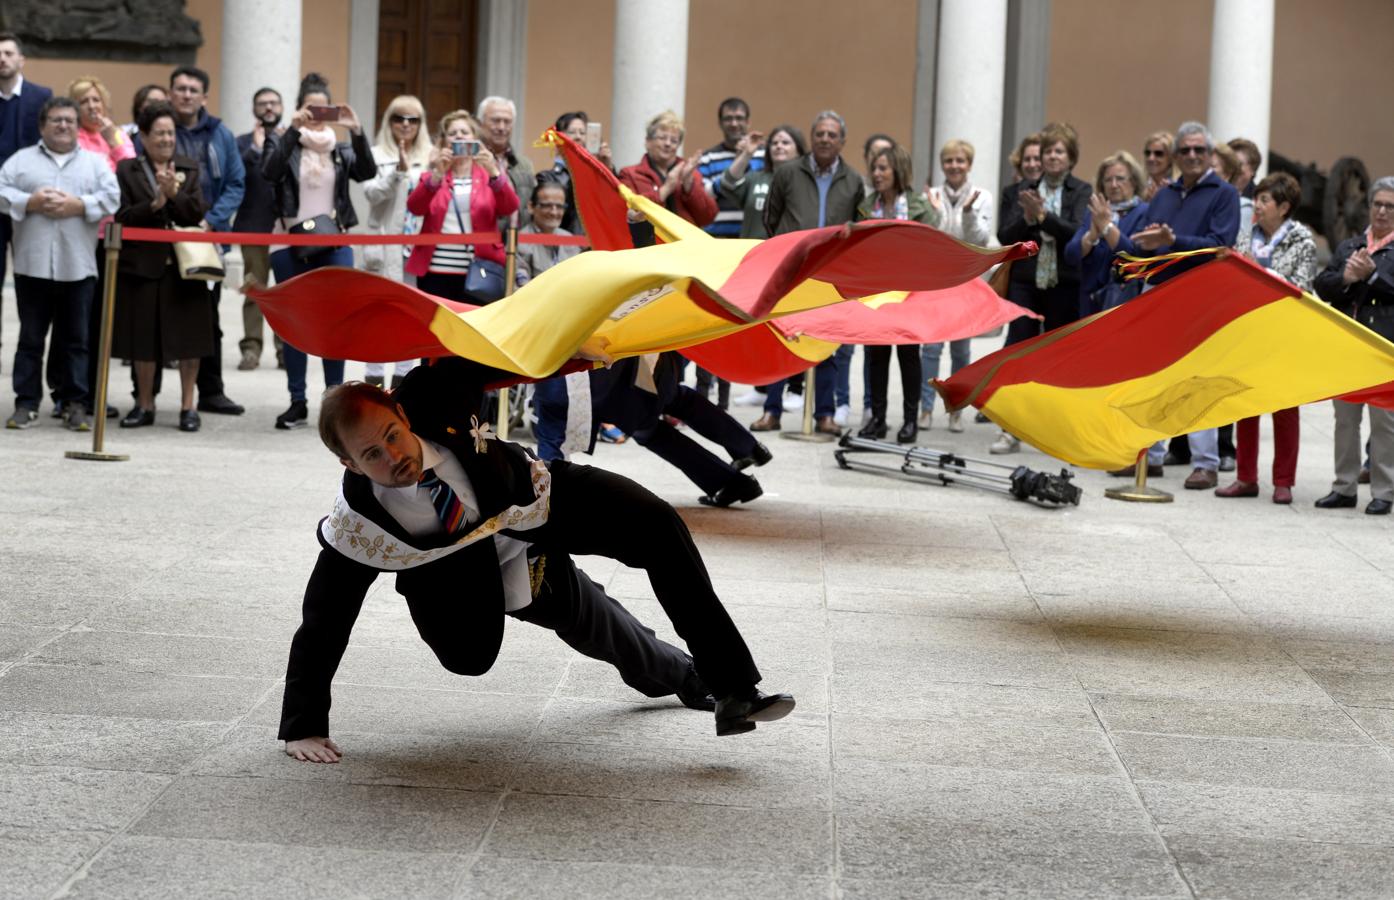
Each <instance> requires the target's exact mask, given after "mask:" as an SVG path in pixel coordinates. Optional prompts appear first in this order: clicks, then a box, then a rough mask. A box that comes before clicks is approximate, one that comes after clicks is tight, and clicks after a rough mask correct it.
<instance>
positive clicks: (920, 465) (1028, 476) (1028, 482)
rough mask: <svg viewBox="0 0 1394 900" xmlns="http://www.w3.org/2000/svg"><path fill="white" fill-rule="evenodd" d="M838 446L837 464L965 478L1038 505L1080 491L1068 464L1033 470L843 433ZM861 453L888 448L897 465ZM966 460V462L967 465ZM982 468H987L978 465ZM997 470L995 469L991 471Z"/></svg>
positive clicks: (1059, 502) (937, 478)
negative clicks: (1054, 470) (1055, 468)
mask: <svg viewBox="0 0 1394 900" xmlns="http://www.w3.org/2000/svg"><path fill="white" fill-rule="evenodd" d="M838 445H839V447H840V448H841V449H838V450H835V451H833V456H834V457H835V458H836V459H837V464H838V465H839V466H841V467H842V468H844V469H855V468H861V469H867V470H873V471H880V472H889V473H891V474H894V475H901V476H904V477H907V478H911V479H914V480H916V481H930V482H938V483H939V484H944V485H949V484H955V483H958V484H966V485H969V486H970V487H976V488H982V489H983V490H985V491H994V492H996V493H1000V494H1007V495H1009V496H1012V497H1015V498H1016V499H1018V500H1030V501H1033V502H1035V503H1037V504H1038V505H1041V506H1064V505H1065V504H1067V503H1069V504H1072V505H1074V506H1079V498H1080V496H1081V495H1082V493H1083V492H1082V491H1081V490H1080V489H1079V488H1078V487H1076V486H1075V485H1073V484H1070V480H1071V479H1072V478H1074V475H1073V473H1071V472H1070V470H1069V469H1061V470H1060V474H1059V475H1051V474H1050V473H1049V472H1037V471H1034V470H1032V469H1028V468H1027V467H1026V466H1008V465H1004V464H1002V463H998V462H993V461H991V460H987V459H973V458H971V457H967V456H959V455H957V454H954V453H950V452H948V451H947V450H933V449H930V448H929V447H910V446H905V445H902V444H893V443H891V442H890V441H882V440H875V439H872V438H863V437H856V436H855V435H852V434H846V435H843V437H842V439H841V440H840V441H838ZM866 453H890V454H894V455H896V456H899V457H900V458H901V460H900V463H899V465H896V464H887V463H883V462H872V461H871V460H868V459H861V458H859V455H860V454H866ZM970 464H971V466H970ZM981 469H986V470H988V471H979V470H981ZM993 470H997V471H993Z"/></svg>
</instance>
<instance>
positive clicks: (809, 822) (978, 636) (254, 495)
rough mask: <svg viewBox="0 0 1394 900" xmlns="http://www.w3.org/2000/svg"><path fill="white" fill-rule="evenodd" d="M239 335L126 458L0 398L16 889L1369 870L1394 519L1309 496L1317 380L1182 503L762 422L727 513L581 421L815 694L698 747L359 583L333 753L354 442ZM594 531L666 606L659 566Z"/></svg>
mask: <svg viewBox="0 0 1394 900" xmlns="http://www.w3.org/2000/svg"><path fill="white" fill-rule="evenodd" d="M236 302H237V301H236V299H235V298H234V297H231V296H230V297H229V298H227V299H225V300H224V304H223V318H224V321H225V322H226V323H235V322H236V321H237V315H236V308H237V307H236ZM4 313H5V322H4V332H3V333H4V337H5V346H4V350H3V353H2V355H3V364H4V374H5V375H6V376H8V375H9V372H10V366H11V364H12V358H13V347H14V343H13V342H14V340H15V335H17V327H16V322H15V320H14V315H13V302H12V300H11V301H9V302H7V303H6V308H5V310H4ZM234 330H235V329H234ZM235 337H236V336H235V335H229V337H228V341H227V353H228V361H229V364H228V372H227V382H228V392H229V393H230V394H231V395H232V396H233V397H234V398H235V399H237V400H239V401H241V402H243V403H245V404H247V406H248V412H247V414H246V415H245V416H243V417H241V418H226V417H219V416H211V415H206V416H205V417H204V428H203V430H202V431H201V432H199V433H198V434H193V435H188V434H182V433H179V432H178V431H176V430H175V428H174V425H175V414H174V409H173V408H172V406H171V405H166V406H165V407H163V408H162V409H161V410H160V414H159V421H158V424H157V426H156V427H154V428H149V429H143V430H140V431H136V432H131V431H120V430H113V431H112V432H111V433H110V434H109V435H108V441H107V444H108V448H109V449H112V450H117V451H120V452H124V453H129V454H130V457H131V459H130V461H128V462H122V463H92V462H75V461H71V460H66V459H64V458H63V451H64V450H68V449H81V448H83V447H84V446H85V445H86V444H87V443H88V441H87V439H86V438H84V437H81V436H77V435H73V434H70V433H68V432H66V431H64V430H63V429H62V428H61V427H59V425H58V423H57V422H56V421H55V420H52V419H49V418H48V417H47V412H48V410H47V408H45V409H44V411H43V415H44V418H43V419H41V421H40V423H39V425H38V426H37V427H36V428H34V429H31V430H29V431H27V432H22V433H21V432H4V433H0V541H3V544H4V546H5V547H7V548H8V549H7V551H6V552H5V553H3V554H0V584H3V587H0V898H30V897H35V898H45V897H65V896H66V897H93V898H124V897H131V898H159V897H181V898H182V897H205V896H206V897H236V898H256V897H275V898H284V897H287V896H297V897H341V896H357V897H441V898H475V897H478V898H503V897H590V896H594V897H618V898H631V897H632V898H649V897H655V896H662V897H668V898H707V897H713V898H716V897H721V898H725V897H773V898H835V897H845V898H877V900H881V898H895V897H916V898H920V897H935V898H939V897H942V898H960V897H1070V898H1077V897H1152V898H1173V897H1192V896H1195V897H1242V898H1276V897H1333V898H1334V897H1339V898H1350V897H1386V898H1387V897H1394V758H1391V756H1392V755H1394V552H1392V550H1391V535H1394V532H1391V527H1394V523H1391V521H1390V520H1387V519H1374V518H1371V517H1367V516H1364V515H1362V514H1361V513H1360V511H1359V510H1355V511H1336V512H1321V511H1319V510H1315V509H1313V508H1312V501H1313V500H1314V499H1315V498H1316V497H1318V496H1320V495H1321V494H1323V493H1325V491H1326V490H1327V484H1328V482H1329V478H1330V471H1329V464H1330V458H1331V437H1330V425H1331V422H1330V418H1331V417H1330V413H1329V411H1328V410H1327V409H1326V408H1323V407H1320V406H1317V407H1311V408H1308V409H1306V410H1304V411H1303V454H1302V460H1301V467H1300V471H1299V478H1298V485H1297V489H1296V500H1297V502H1296V503H1295V504H1294V505H1293V506H1291V507H1278V506H1274V505H1273V504H1271V503H1269V502H1268V501H1267V498H1266V495H1265V497H1264V498H1261V499H1259V500H1234V501H1221V500H1218V499H1216V498H1214V497H1213V496H1210V495H1209V494H1208V493H1205V492H1187V491H1181V490H1179V488H1180V481H1181V477H1180V476H1181V475H1182V474H1183V473H1181V472H1178V471H1176V470H1170V471H1168V473H1167V476H1166V477H1165V478H1164V479H1162V480H1161V481H1160V484H1161V485H1162V486H1165V487H1169V488H1171V489H1175V490H1177V497H1176V502H1175V503H1174V504H1171V505H1166V506H1134V505H1127V504H1122V503H1116V502H1113V501H1109V500H1106V499H1104V497H1103V496H1102V491H1103V488H1104V487H1105V486H1107V485H1108V484H1110V483H1111V481H1110V479H1109V478H1108V476H1106V475H1103V474H1101V473H1093V472H1081V473H1079V477H1078V483H1079V484H1081V485H1082V486H1083V487H1084V489H1085V492H1086V496H1085V499H1084V501H1083V503H1082V504H1081V505H1080V506H1079V507H1078V508H1077V509H1076V508H1070V509H1061V510H1046V509H1039V508H1035V507H1032V506H1029V505H1026V504H1023V503H1019V502H1016V501H1013V500H1011V499H1009V498H1007V497H1005V496H1002V495H995V494H989V493H985V492H983V491H978V490H973V489H970V488H965V487H949V488H945V487H938V486H928V485H921V484H913V483H906V482H902V481H898V480H895V479H893V478H888V477H882V476H878V475H874V474H867V473H864V472H849V471H842V470H840V469H839V468H838V467H837V466H836V464H835V462H834V460H833V458H832V452H831V450H830V449H829V448H828V447H827V446H826V445H809V444H804V443H798V442H794V441H785V440H779V439H777V438H776V439H773V440H771V441H770V442H769V443H770V446H771V448H772V449H773V451H774V453H775V459H774V461H773V463H771V464H770V465H769V466H767V467H765V468H764V469H761V470H760V471H759V477H760V480H761V482H762V483H763V484H764V486H765V490H766V494H765V496H764V497H763V498H761V499H760V500H759V501H757V502H755V503H753V504H751V505H750V506H748V507H743V508H737V509H732V510H726V511H718V510H711V509H707V508H705V507H701V506H699V505H698V504H697V503H696V495H697V491H696V489H695V488H693V486H692V485H691V484H689V483H688V482H687V481H686V480H685V479H684V478H683V476H682V475H681V474H679V473H678V472H676V471H675V470H672V469H670V468H668V467H667V466H666V465H665V464H663V463H662V462H660V461H658V460H657V459H656V458H655V457H653V456H651V455H649V454H648V453H646V452H645V451H644V450H642V449H641V448H639V447H637V446H635V445H633V444H632V443H631V444H626V445H622V446H618V447H612V446H602V447H601V448H600V450H599V452H598V454H597V456H596V457H595V459H594V462H595V464H597V465H601V466H605V467H607V468H610V469H614V470H616V471H619V472H622V473H625V474H627V475H631V476H633V477H635V478H637V479H639V480H640V481H642V482H644V483H645V484H647V485H649V486H650V487H652V488H653V489H654V490H656V491H657V492H658V493H660V494H661V495H663V496H664V497H666V498H667V499H669V500H671V501H672V502H673V503H674V504H675V505H677V506H678V507H679V509H680V511H681V512H682V514H683V516H684V517H685V518H686V519H687V521H688V523H689V524H690V525H691V527H692V530H693V532H694V533H695V535H696V538H697V542H698V543H699V545H700V546H701V547H702V549H703V551H704V553H705V554H706V557H707V561H708V564H709V567H710V569H711V572H712V575H713V578H714V580H715V582H716V584H717V586H718V588H719V590H720V592H721V594H722V596H723V597H724V598H725V599H726V602H727V604H728V606H729V608H730V610H731V613H732V615H733V616H734V618H735V620H736V621H737V623H738V624H739V625H740V626H741V627H742V629H743V630H744V632H745V634H746V636H747V638H748V640H749V643H750V644H751V646H752V648H753V650H754V652H755V655H756V657H757V659H758V660H759V661H760V664H761V667H762V669H763V670H764V672H765V675H766V685H767V686H768V687H772V688H779V689H788V690H792V691H793V692H794V693H795V694H796V695H797V696H798V701H799V707H798V710H797V712H796V713H795V714H794V715H793V716H792V717H791V718H789V719H788V720H785V721H783V722H779V723H775V724H770V725H762V726H761V727H760V728H759V730H758V731H756V732H755V733H753V734H751V735H747V736H741V737H737V738H731V739H717V738H716V737H715V735H714V734H713V729H712V722H711V719H710V717H709V716H703V715H700V714H697V713H693V712H691V711H688V710H685V709H683V708H681V707H679V706H678V705H676V704H675V703H673V702H671V701H670V700H658V701H650V700H646V699H645V698H643V697H640V696H638V695H636V694H634V693H633V692H631V691H630V690H629V689H627V688H626V687H624V685H623V684H621V683H620V681H619V679H618V678H617V677H616V676H615V675H614V674H613V673H612V672H611V671H609V670H607V669H606V668H605V667H603V666H600V665H598V664H596V663H594V662H592V661H589V660H586V659H582V658H579V657H577V656H576V655H574V654H573V653H571V652H570V651H569V650H568V649H567V648H566V647H564V646H563V645H562V644H561V643H560V642H559V641H558V640H556V639H555V638H554V637H553V636H551V635H550V634H547V633H545V632H543V631H541V630H539V629H536V628H532V627H530V626H528V625H525V624H521V623H516V622H512V621H510V622H509V623H508V629H507V634H506V637H505V643H504V650H503V653H502V655H501V657H500V659H499V662H498V664H497V666H496V667H495V668H494V670H493V671H492V672H490V673H489V674H487V675H485V676H483V677H480V678H473V679H471V678H461V677H456V676H452V675H450V674H448V673H446V672H445V671H443V670H442V669H441V668H440V667H439V665H438V664H437V663H436V662H435V660H434V657H433V656H432V654H431V653H430V651H429V650H428V649H427V648H426V647H425V646H424V645H423V644H422V643H421V642H420V641H419V639H418V638H417V637H416V634H415V631H414V628H413V626H412V624H411V621H410V618H409V616H408V615H407V612H406V610H405V608H404V605H403V604H402V603H401V602H400V600H399V599H398V598H397V596H396V594H395V593H394V592H393V590H392V587H391V584H390V582H389V581H388V580H387V579H380V580H379V582H378V583H377V585H376V586H375V587H374V589H373V592H372V594H371V595H370V597H369V599H368V602H367V603H366V604H365V607H364V610H363V614H362V616H361V617H360V619H359V622H358V625H357V628H356V630H355V632H354V635H353V641H352V644H351V645H350V647H349V650H348V652H347V655H346V656H345V659H344V661H343V664H342V666H341V667H340V670H339V676H338V679H337V682H336V685H335V705H334V726H335V727H334V731H335V735H336V737H337V739H338V741H339V742H340V744H341V745H342V746H343V747H344V749H345V751H346V754H347V755H346V756H345V758H344V761H343V763H342V764H340V765H337V766H316V765H310V764H305V763H297V762H294V761H292V760H290V759H289V758H287V757H286V756H285V755H284V754H283V753H282V752H281V745H280V744H279V743H278V742H277V741H276V740H275V731H276V723H277V719H278V714H279V706H280V697H281V689H282V683H281V676H282V673H283V671H284V664H285V663H284V659H285V652H286V648H287V646H288V642H289V640H290V637H291V634H292V633H293V631H294V629H295V627H296V625H297V623H298V618H299V609H298V607H299V598H300V596H301V593H302V591H303V587H304V582H305V579H306V576H307V574H308V572H309V569H310V567H311V564H312V562H313V558H314V554H315V552H316V550H317V545H316V542H315V538H314V534H313V529H314V526H315V523H316V522H317V520H318V518H319V517H320V516H321V515H322V514H324V512H325V511H326V509H327V506H328V503H329V502H330V500H331V499H332V496H333V493H334V489H335V481H336V478H337V473H338V465H337V463H336V462H335V461H334V460H333V458H332V457H330V455H329V454H328V453H326V452H325V451H324V450H323V449H322V448H321V447H320V445H319V442H318V439H317V437H316V436H315V434H314V433H313V430H310V429H306V430H300V431H296V432H290V433H286V432H276V431H274V430H273V429H272V427H271V425H272V420H273V418H274V417H275V415H276V414H277V413H279V412H280V411H281V410H282V409H283V408H284V405H285V402H286V400H285V398H286V395H285V389H284V379H283V375H282V373H279V372H278V371H276V370H275V369H274V368H265V367H264V368H261V369H259V370H257V371H253V372H238V371H235V369H234V365H233V363H234V362H235V360H236V352H235V342H234V339H235ZM977 344H978V346H976V347H975V351H976V352H977V353H978V354H982V353H985V352H987V351H988V350H990V349H992V347H993V346H994V344H995V341H992V340H980V341H978V342H977ZM268 358H269V357H268ZM858 368H860V367H858ZM360 371H361V370H360V369H359V368H358V367H357V366H356V365H353V364H351V365H350V374H351V375H352V374H357V373H359V372H360ZM113 373H114V383H115V385H116V388H117V389H116V391H115V393H116V394H118V395H119V396H120V397H121V401H120V403H119V405H120V406H121V407H122V409H123V412H124V410H125V409H126V408H127V400H126V396H125V395H126V391H127V389H128V387H127V386H128V372H127V370H125V369H123V368H121V367H120V366H119V365H117V366H115V367H113ZM170 374H172V373H170ZM317 377H318V373H317V372H315V371H314V369H313V367H312V384H314V379H315V378H317ZM171 387H172V379H171ZM854 390H855V391H859V390H860V388H859V387H856V388H855V389H854ZM738 392H739V391H738ZM170 396H172V394H169V393H167V394H166V397H170ZM891 405H892V408H896V407H895V401H894V399H893V400H892V404H891ZM756 414H757V411H756V410H754V409H751V408H742V409H739V410H738V415H739V416H741V417H742V418H750V419H753V418H754V417H755V415H756ZM792 419H793V417H792V416H791V417H790V420H791V421H792ZM898 424H899V423H898V422H897V423H893V425H898ZM1265 428H1266V426H1265ZM992 436H993V430H992V428H991V427H990V426H987V425H970V426H969V427H968V430H967V431H966V433H964V434H948V433H947V432H945V431H943V430H942V422H941V423H940V427H936V428H935V429H934V430H933V431H930V432H929V433H927V434H925V435H924V436H923V437H922V443H925V444H927V445H931V446H937V447H944V448H948V449H952V450H955V451H957V452H961V453H965V454H970V455H979V456H983V455H985V450H986V446H987V444H988V443H989V442H990V440H991V438H992ZM1270 449H1271V448H1269V447H1268V446H1267V445H1265V448H1264V452H1265V456H1264V459H1265V460H1267V459H1271V456H1268V455H1267V454H1268V453H1269V452H1270ZM1018 460H1019V461H1020V462H1022V463H1025V464H1027V465H1031V466H1034V467H1038V468H1040V467H1051V468H1058V465H1059V464H1058V463H1055V464H1052V463H1051V461H1049V460H1047V459H1045V458H1044V457H1042V456H1041V455H1040V454H1038V453H1035V452H1033V451H1030V450H1029V449H1028V450H1027V451H1025V452H1023V453H1021V454H1020V456H1018V457H1014V458H1013V459H1012V461H1013V462H1016V461H1018ZM1265 478H1266V475H1265ZM1363 499H1364V495H1362V500H1363ZM581 563H582V565H583V566H584V567H585V568H586V569H587V571H589V572H590V573H591V574H592V575H593V576H594V577H595V578H596V579H597V580H599V581H602V582H603V583H605V584H606V585H607V586H608V588H609V590H610V592H611V593H612V594H613V595H614V596H616V597H618V598H620V599H621V600H622V601H623V602H624V603H626V604H627V605H629V606H630V607H631V608H633V609H634V610H635V611H636V613H637V614H638V615H640V616H641V617H642V618H643V619H645V620H646V621H648V622H649V623H651V624H653V625H654V626H655V627H656V628H657V629H658V630H659V632H660V633H661V634H664V635H665V636H670V637H671V635H672V629H671V628H670V627H669V626H668V624H667V622H666V621H665V620H664V619H663V617H662V614H661V612H660V610H659V608H658V605H657V603H656V602H655V601H654V600H653V597H652V594H651V592H650V590H649V587H648V584H647V580H646V579H645V578H644V577H643V576H642V575H641V574H639V573H636V572H633V571H629V570H626V569H624V568H622V567H620V566H618V565H617V564H615V563H613V562H611V561H608V560H599V559H584V560H582V561H581Z"/></svg>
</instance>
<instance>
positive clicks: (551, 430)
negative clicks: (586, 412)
mask: <svg viewBox="0 0 1394 900" xmlns="http://www.w3.org/2000/svg"><path fill="white" fill-rule="evenodd" d="M532 408H533V412H535V413H536V414H537V418H536V419H535V420H534V421H533V423H532V436H533V437H535V438H537V456H538V458H539V459H541V460H542V461H543V462H551V461H552V460H554V459H565V458H566V455H565V454H564V453H562V450H561V445H562V443H563V442H564V441H565V440H566V417H567V412H568V410H569V409H570V408H571V403H570V401H569V400H568V399H567V396H566V378H565V377H564V376H562V377H558V378H548V379H545V380H543V381H539V382H537V384H535V385H533V389H532Z"/></svg>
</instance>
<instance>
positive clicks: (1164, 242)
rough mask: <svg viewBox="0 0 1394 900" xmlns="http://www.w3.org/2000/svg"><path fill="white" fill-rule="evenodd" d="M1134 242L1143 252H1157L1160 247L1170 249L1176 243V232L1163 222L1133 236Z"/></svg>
mask: <svg viewBox="0 0 1394 900" xmlns="http://www.w3.org/2000/svg"><path fill="white" fill-rule="evenodd" d="M1132 240H1133V243H1134V244H1137V245H1138V246H1139V247H1141V248H1142V249H1143V250H1156V249H1157V248H1158V247H1169V246H1171V245H1172V244H1174V243H1176V232H1174V231H1172V230H1171V226H1170V225H1167V224H1166V223H1164V222H1163V223H1159V224H1156V225H1149V226H1147V227H1146V228H1144V229H1142V230H1141V231H1139V232H1138V233H1137V234H1135V235H1133V236H1132Z"/></svg>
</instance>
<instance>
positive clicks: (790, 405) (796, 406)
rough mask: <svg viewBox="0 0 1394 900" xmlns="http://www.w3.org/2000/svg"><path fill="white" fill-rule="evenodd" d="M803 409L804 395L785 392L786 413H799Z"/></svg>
mask: <svg viewBox="0 0 1394 900" xmlns="http://www.w3.org/2000/svg"><path fill="white" fill-rule="evenodd" d="M802 409H803V395H802V394H793V393H790V392H789V391H785V392H784V411H785V412H799V411H801V410H802Z"/></svg>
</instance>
